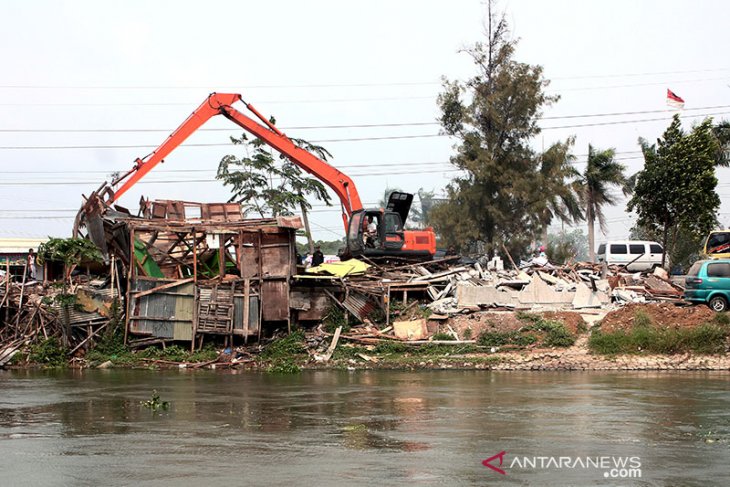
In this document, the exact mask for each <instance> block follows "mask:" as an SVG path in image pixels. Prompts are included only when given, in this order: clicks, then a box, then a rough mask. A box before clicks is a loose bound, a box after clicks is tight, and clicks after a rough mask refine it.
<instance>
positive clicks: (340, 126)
mask: <svg viewBox="0 0 730 487" xmlns="http://www.w3.org/2000/svg"><path fill="white" fill-rule="evenodd" d="M724 108H730V105H715V106H704V107H691V108H684V109H683V110H684V111H696V110H717V109H724ZM674 112H676V110H674V109H663V110H639V111H632V112H605V113H586V114H580V115H555V116H549V117H540V120H563V119H573V118H593V117H618V116H625V115H644V114H649V113H674ZM430 125H440V123H439V122H395V123H361V124H332V125H298V126H297V125H293V126H289V127H279V129H281V130H316V129H353V128H388V127H418V126H430ZM172 131H173V129H129V128H120V129H0V133H153V132H158V133H159V132H162V133H170V132H172ZM240 131H241V129H240V128H200V129H198V132H240Z"/></svg>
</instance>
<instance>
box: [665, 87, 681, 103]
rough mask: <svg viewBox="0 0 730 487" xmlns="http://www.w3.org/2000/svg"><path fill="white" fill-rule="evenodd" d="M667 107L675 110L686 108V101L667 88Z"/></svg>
mask: <svg viewBox="0 0 730 487" xmlns="http://www.w3.org/2000/svg"><path fill="white" fill-rule="evenodd" d="M667 105H669V106H670V107H674V108H684V100H683V99H682V98H680V97H679V96H677V94H676V93H674V92H673V91H672V90H670V89H669V88H667Z"/></svg>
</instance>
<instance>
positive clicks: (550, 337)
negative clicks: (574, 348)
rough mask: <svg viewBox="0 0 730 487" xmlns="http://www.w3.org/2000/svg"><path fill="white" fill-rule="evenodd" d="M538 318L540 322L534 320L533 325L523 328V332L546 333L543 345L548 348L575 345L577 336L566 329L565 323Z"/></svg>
mask: <svg viewBox="0 0 730 487" xmlns="http://www.w3.org/2000/svg"><path fill="white" fill-rule="evenodd" d="M533 316H534V315H533ZM538 318H539V319H538V320H533V323H532V324H531V325H527V326H525V327H523V328H522V330H523V331H540V332H544V333H545V339H544V340H543V345H545V346H546V347H570V346H571V345H573V344H574V343H575V336H573V334H572V333H570V332H569V331H568V330H567V328H565V325H564V324H563V323H561V322H559V321H552V320H544V319H542V318H540V317H538Z"/></svg>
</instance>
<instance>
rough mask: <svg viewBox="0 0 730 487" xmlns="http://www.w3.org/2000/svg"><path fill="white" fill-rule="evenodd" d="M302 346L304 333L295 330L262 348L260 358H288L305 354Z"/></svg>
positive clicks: (305, 350)
mask: <svg viewBox="0 0 730 487" xmlns="http://www.w3.org/2000/svg"><path fill="white" fill-rule="evenodd" d="M306 352H307V349H306V348H305V346H304V332H303V331H301V330H297V331H295V332H293V333H290V334H289V335H287V336H285V337H283V338H279V339H278V340H274V341H273V342H271V343H270V344H269V345H267V346H266V348H264V350H263V351H262V352H261V357H262V358H264V359H277V358H288V357H291V356H296V355H303V354H306Z"/></svg>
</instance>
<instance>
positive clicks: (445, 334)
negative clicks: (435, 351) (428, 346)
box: [431, 332, 456, 341]
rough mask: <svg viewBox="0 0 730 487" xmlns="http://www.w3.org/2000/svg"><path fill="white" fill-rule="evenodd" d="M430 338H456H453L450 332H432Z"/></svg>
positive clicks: (448, 339)
mask: <svg viewBox="0 0 730 487" xmlns="http://www.w3.org/2000/svg"><path fill="white" fill-rule="evenodd" d="M431 338H432V339H433V340H445V341H454V340H456V338H454V335H452V334H451V333H442V332H438V333H434V334H433V335H432V336H431Z"/></svg>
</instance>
